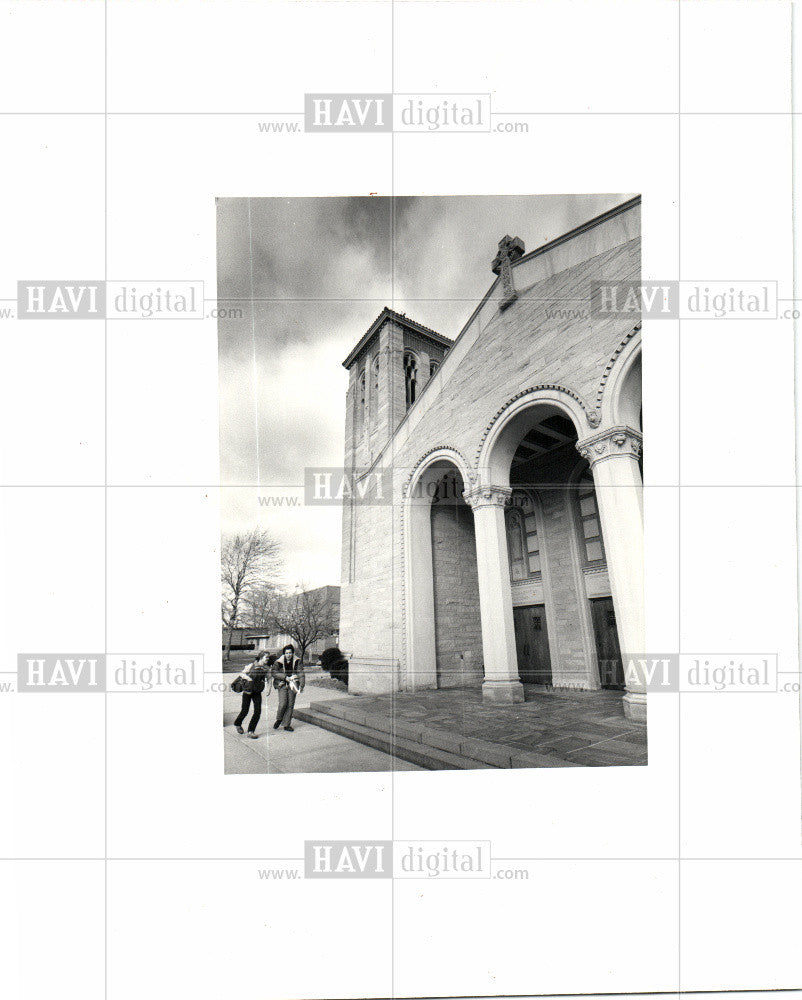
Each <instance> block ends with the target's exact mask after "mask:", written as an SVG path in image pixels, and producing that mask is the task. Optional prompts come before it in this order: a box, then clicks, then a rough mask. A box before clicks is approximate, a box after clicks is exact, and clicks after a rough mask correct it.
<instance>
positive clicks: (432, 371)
mask: <svg viewBox="0 0 802 1000" xmlns="http://www.w3.org/2000/svg"><path fill="white" fill-rule="evenodd" d="M439 367H440V362H439V361H430V362H429V378H433V376H434V374H435V372H436V371H437V369H438V368H439Z"/></svg>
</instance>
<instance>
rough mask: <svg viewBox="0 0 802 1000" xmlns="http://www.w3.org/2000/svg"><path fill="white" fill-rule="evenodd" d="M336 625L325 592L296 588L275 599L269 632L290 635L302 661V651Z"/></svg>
mask: <svg viewBox="0 0 802 1000" xmlns="http://www.w3.org/2000/svg"><path fill="white" fill-rule="evenodd" d="M335 625H336V622H335V615H334V608H333V607H332V605H331V602H330V601H328V600H327V599H326V592H325V591H322V592H321V591H317V592H315V591H312V592H310V591H299V592H298V593H295V594H293V595H292V596H291V597H285V598H283V599H281V600H280V601H279V602H278V604H277V606H276V609H275V611H274V613H273V615H272V618H271V629H270V631H271V632H275V633H276V634H278V635H288V636H290V638H291V639H292V640H293V642H295V644H296V653H297V654H298V656H299V658H300V660H301V662H303V658H304V653H305V652H306V650H307V649H308V648H309V647H310V646H311V645H312V643H313V642H317V640H318V639H325V638H326V636H328V635H331V633H332V632H333V631H334V629H335Z"/></svg>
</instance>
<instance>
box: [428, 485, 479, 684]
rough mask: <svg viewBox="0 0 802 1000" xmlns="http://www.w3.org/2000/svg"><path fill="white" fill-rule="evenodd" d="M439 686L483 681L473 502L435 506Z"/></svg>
mask: <svg viewBox="0 0 802 1000" xmlns="http://www.w3.org/2000/svg"><path fill="white" fill-rule="evenodd" d="M432 564H433V565H432V568H433V577H434V614H435V618H434V622H435V648H436V651H437V686H438V687H468V686H471V685H480V684H481V683H482V677H483V670H482V623H481V619H480V616H479V577H478V574H477V570H476V538H475V535H474V530H473V512H472V511H471V509H470V507H468V506H467V504H464V503H459V504H446V505H442V506H440V505H438V504H434V505H433V506H432Z"/></svg>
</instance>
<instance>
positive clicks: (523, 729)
mask: <svg viewBox="0 0 802 1000" xmlns="http://www.w3.org/2000/svg"><path fill="white" fill-rule="evenodd" d="M525 694H526V701H525V702H524V703H523V704H520V705H492V706H491V705H486V704H483V703H482V693H481V689H479V688H454V689H450V690H449V689H446V690H440V691H421V692H417V693H414V694H412V693H407V692H403V693H399V694H395V695H378V696H368V695H362V696H357V697H350V698H348V699H347V700H348V703H349V704H350V705H353V706H354V707H358V709H359V711H360V712H362V713H365V715H367V716H368V717H370V716H371V715H373V716H376V717H382V718H387V717H388V716H391V717H392V718H393V719H394V720H395V723H396V725H403V723H405V722H406V723H413V724H417V725H421V724H424V725H426V726H427V727H430V728H431V729H436V730H440V731H446V732H448V733H454V734H456V735H459V736H461V737H469V738H474V739H480V740H485V741H487V742H489V743H496V744H501V745H502V746H504V747H510V748H515V749H518V750H526V751H530V752H533V753H537V754H539V755H541V756H542V757H543V758H544V759H545V758H549V757H551V758H553V759H555V763H556V762H557V760H563V761H565V762H567V763H571V764H579V765H585V766H590V767H593V766H596V767H603V766H611V765H619V766H621V765H628V764H647V763H648V755H647V745H646V727H645V726H643V725H636V724H634V723H632V722H630V721H629V720H628V719H626V718H625V717H624V710H623V705H622V695H621V692H618V691H587V692H565V691H560V692H544V691H536V690H535V689H534V688H532V687H528V686H527V687H526V688H525ZM312 700H313V701H319V700H320V699H318V698H317V697H315V696H312ZM341 703H342V704H344V702H342V701H341Z"/></svg>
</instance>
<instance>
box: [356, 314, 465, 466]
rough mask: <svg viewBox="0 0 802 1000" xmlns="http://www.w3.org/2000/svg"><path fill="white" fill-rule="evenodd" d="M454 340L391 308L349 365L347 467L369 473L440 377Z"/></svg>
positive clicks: (363, 340)
mask: <svg viewBox="0 0 802 1000" xmlns="http://www.w3.org/2000/svg"><path fill="white" fill-rule="evenodd" d="M451 345H452V341H450V340H449V339H448V338H447V337H443V336H441V335H440V334H439V333H436V332H435V331H434V330H430V329H429V328H428V327H426V326H422V325H421V324H420V323H416V322H415V321H414V320H411V319H409V318H408V317H407V316H405V315H404V314H403V313H398V312H396V311H395V310H393V309H389V308H388V307H387V306H385V307H384V309H382V311H381V312H380V313H379V315H378V316H377V318H376V319H375V320H374V322H373V323H372V324H371V326H370V327H369V328H368V330H367V332H366V333H365V334H364V336H363V337H362V338H361V339H360V341H359V343H358V344H357V345H356V347H354V349H353V350H352V351H351V353H350V354H349V355H348V357H347V358H346V359H345V361H343V367H344V368H346V369H347V370H348V375H349V378H348V394H347V398H346V416H345V468H346V470H348V469H353V468H359V469H367V468H369V467H370V466H372V465H373V463H374V462H375V461H376V459H377V458H378V457H379V455H380V454H381V452H382V449H383V448H384V446H385V445H386V444H387V442H388V441H389V440H390V438H391V437H392V435H393V433H394V432H395V430H396V428H397V427H398V425H399V424H400V423H401V421H402V420H403V419H404V417H405V415H406V412H407V410H408V409H409V408H410V407H411V406H414V404H415V402H416V401H417V400H418V398H419V397H420V395H421V393H422V392H423V390H424V389H425V388H426V386H427V384H428V383H429V381H430V380H431V379H432V378H433V377H434V376H435V375H436V373H437V370H438V368H439V367H440V365H441V364H442V362H443V358H444V357H445V356H446V353H447V351H448V349H449V348H450V347H451Z"/></svg>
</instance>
